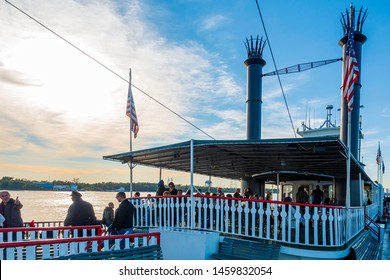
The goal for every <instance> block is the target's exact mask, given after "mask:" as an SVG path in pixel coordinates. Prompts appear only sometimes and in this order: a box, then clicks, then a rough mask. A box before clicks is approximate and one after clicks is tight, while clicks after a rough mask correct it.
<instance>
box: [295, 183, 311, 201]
mask: <svg viewBox="0 0 390 280" xmlns="http://www.w3.org/2000/svg"><path fill="white" fill-rule="evenodd" d="M295 200H296V202H297V203H308V202H309V201H308V200H309V197H308V195H307V193H306V191H305V190H304V188H303V187H302V186H300V187H299V188H298V192H297V194H296V196H295Z"/></svg>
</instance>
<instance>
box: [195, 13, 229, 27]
mask: <svg viewBox="0 0 390 280" xmlns="http://www.w3.org/2000/svg"><path fill="white" fill-rule="evenodd" d="M227 22H228V18H227V17H225V16H224V15H220V14H217V15H209V16H208V17H206V18H204V19H203V20H202V21H201V23H200V27H199V28H200V30H201V31H210V30H215V29H218V28H219V27H220V26H221V25H223V24H225V23H227Z"/></svg>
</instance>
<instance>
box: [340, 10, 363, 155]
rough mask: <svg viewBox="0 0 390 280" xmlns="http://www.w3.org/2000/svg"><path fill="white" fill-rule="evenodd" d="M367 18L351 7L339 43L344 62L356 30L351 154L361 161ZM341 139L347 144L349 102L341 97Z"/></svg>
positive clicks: (342, 23)
mask: <svg viewBox="0 0 390 280" xmlns="http://www.w3.org/2000/svg"><path fill="white" fill-rule="evenodd" d="M366 17H367V10H366V11H364V12H363V11H362V8H360V11H359V12H358V13H357V14H355V7H354V6H352V5H351V7H350V11H348V10H346V14H345V15H343V14H342V17H341V25H342V27H343V30H344V36H343V38H341V40H340V41H339V45H340V46H341V47H342V48H343V61H345V57H346V48H347V42H348V32H349V30H350V28H354V50H355V54H356V60H357V62H358V67H359V72H360V78H359V81H358V82H357V83H356V84H355V86H354V95H353V109H352V111H351V147H350V149H351V153H352V155H353V156H354V157H355V158H356V159H358V160H359V138H360V88H361V87H362V86H361V76H362V72H363V71H362V67H361V65H362V46H363V44H364V42H365V41H366V40H367V37H366V36H365V35H363V33H362V28H363V23H364V21H365V19H366ZM344 73H345V69H344V63H343V70H342V82H341V84H342V85H343V82H344ZM340 139H341V140H342V141H343V142H344V143H345V144H347V141H348V102H347V101H346V99H345V98H344V97H343V95H341V113H340Z"/></svg>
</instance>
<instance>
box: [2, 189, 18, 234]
mask: <svg viewBox="0 0 390 280" xmlns="http://www.w3.org/2000/svg"><path fill="white" fill-rule="evenodd" d="M0 196H1V203H0V214H1V215H2V216H3V217H4V219H5V220H4V221H3V227H5V228H11V227H23V219H22V214H21V212H20V209H22V207H23V204H22V203H21V202H20V201H19V199H18V197H16V198H15V199H13V198H11V195H10V193H9V192H8V191H6V190H4V191H1V192H0Z"/></svg>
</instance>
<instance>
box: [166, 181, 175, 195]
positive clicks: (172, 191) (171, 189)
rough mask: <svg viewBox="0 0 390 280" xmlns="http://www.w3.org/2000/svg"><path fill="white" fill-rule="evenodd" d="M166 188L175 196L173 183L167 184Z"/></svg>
mask: <svg viewBox="0 0 390 280" xmlns="http://www.w3.org/2000/svg"><path fill="white" fill-rule="evenodd" d="M168 188H169V193H170V194H171V195H177V189H175V184H174V183H173V182H169V184H168Z"/></svg>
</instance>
